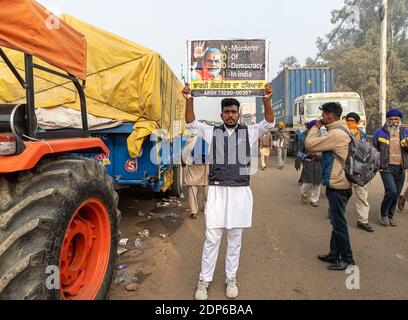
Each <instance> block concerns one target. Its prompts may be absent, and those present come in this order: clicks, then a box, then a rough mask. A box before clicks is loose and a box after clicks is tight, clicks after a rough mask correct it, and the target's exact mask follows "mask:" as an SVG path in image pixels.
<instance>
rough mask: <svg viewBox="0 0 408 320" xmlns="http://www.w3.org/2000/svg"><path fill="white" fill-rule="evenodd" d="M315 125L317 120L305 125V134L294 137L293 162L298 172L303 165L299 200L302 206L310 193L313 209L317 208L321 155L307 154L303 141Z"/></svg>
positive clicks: (320, 179)
mask: <svg viewBox="0 0 408 320" xmlns="http://www.w3.org/2000/svg"><path fill="white" fill-rule="evenodd" d="M316 123H317V120H314V121H311V122H310V123H308V124H307V126H306V128H307V130H306V131H305V132H300V133H299V134H298V135H297V137H296V140H297V141H296V147H297V151H298V152H297V155H296V161H295V168H296V170H297V171H299V170H300V168H301V166H302V164H303V170H302V174H301V177H300V182H301V183H302V188H301V190H300V193H301V200H302V202H303V203H304V204H306V203H307V201H308V197H309V193H310V204H311V205H312V206H313V207H318V206H319V205H318V202H319V198H320V190H321V184H322V174H321V162H322V159H321V154H315V153H312V154H308V153H307V150H306V148H305V140H306V137H307V134H308V133H309V131H310V129H311V128H313V127H314V126H315V125H316Z"/></svg>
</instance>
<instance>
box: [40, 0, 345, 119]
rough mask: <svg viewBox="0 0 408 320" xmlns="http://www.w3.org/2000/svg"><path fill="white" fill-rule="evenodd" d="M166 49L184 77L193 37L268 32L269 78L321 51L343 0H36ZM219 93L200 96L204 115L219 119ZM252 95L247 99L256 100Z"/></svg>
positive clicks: (198, 113) (170, 61)
mask: <svg viewBox="0 0 408 320" xmlns="http://www.w3.org/2000/svg"><path fill="white" fill-rule="evenodd" d="M37 1H38V2H40V3H41V4H42V5H44V6H45V7H46V8H48V9H49V10H50V11H52V12H54V13H55V14H61V13H68V14H70V15H73V16H75V17H77V18H79V19H81V20H84V21H86V22H88V23H90V24H93V25H95V26H97V27H100V28H102V29H105V30H107V31H109V32H112V33H114V34H117V35H119V36H122V37H124V38H126V39H129V40H131V41H134V42H136V43H138V44H141V45H143V46H145V47H147V48H149V49H151V50H154V51H156V52H158V53H159V54H161V56H162V57H163V58H164V60H166V61H167V63H168V64H169V66H170V67H171V68H172V69H173V72H174V73H175V74H176V75H177V76H179V77H180V74H181V65H182V64H184V65H185V64H186V61H187V56H186V51H187V50H186V41H187V40H188V39H211V38H215V39H223V38H225V39H227V38H242V39H245V38H252V39H253V38H269V40H270V43H271V44H270V79H269V80H272V79H273V78H274V77H276V75H277V73H278V71H279V63H280V61H281V60H283V59H285V58H286V57H288V56H296V57H297V58H298V59H299V61H300V63H301V64H304V62H305V60H306V58H307V57H313V58H314V57H316V56H317V53H318V52H317V48H316V40H317V38H318V37H319V36H320V37H322V36H324V35H326V34H327V33H329V32H330V31H331V30H332V29H333V28H334V27H335V26H333V25H332V24H331V23H330V18H331V14H330V12H331V11H332V10H334V9H340V8H341V7H342V6H343V4H344V0H307V1H305V0H251V1H248V0H247V1H243V0H224V1H220V0H203V1H193V0H173V1H171V0H150V1H140V0H115V1H112V0H37ZM219 100H220V99H217V98H199V99H196V116H197V118H199V119H206V120H218V119H219V113H220V112H219V110H220V102H219ZM252 101H253V99H249V98H247V99H243V102H252Z"/></svg>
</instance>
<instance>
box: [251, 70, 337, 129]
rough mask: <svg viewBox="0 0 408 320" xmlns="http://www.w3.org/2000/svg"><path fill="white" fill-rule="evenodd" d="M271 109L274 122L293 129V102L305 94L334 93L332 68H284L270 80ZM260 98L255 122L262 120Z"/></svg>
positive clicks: (257, 101)
mask: <svg viewBox="0 0 408 320" xmlns="http://www.w3.org/2000/svg"><path fill="white" fill-rule="evenodd" d="M272 89H273V95H272V108H273V111H274V113H275V117H276V122H284V123H285V124H286V126H287V127H288V128H293V127H294V125H295V121H294V108H293V107H294V105H295V100H296V99H297V98H298V97H300V96H302V95H305V94H311V93H326V92H333V91H334V69H333V68H302V69H292V68H285V69H284V70H283V71H282V72H281V73H280V74H279V75H278V76H277V77H276V78H275V79H273V80H272ZM262 106H263V104H262V98H257V99H256V110H257V112H256V114H257V122H259V121H261V120H262V119H263V114H262V113H263V108H262Z"/></svg>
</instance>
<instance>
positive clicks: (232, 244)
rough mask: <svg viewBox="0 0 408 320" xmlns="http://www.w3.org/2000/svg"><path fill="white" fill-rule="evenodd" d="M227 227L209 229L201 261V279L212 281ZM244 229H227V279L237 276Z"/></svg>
mask: <svg viewBox="0 0 408 320" xmlns="http://www.w3.org/2000/svg"><path fill="white" fill-rule="evenodd" d="M224 230H225V229H207V230H206V235H205V242H204V250H203V257H202V261H201V273H200V280H202V281H206V282H211V281H212V280H213V276H214V271H215V266H216V264H217V259H218V252H219V249H220V244H221V238H222V234H223V232H224ZM243 231H244V229H230V230H227V256H226V261H225V274H226V277H227V279H230V278H235V277H236V275H237V271H238V266H239V257H240V253H241V242H242V232H243Z"/></svg>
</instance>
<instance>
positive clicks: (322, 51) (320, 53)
mask: <svg viewBox="0 0 408 320" xmlns="http://www.w3.org/2000/svg"><path fill="white" fill-rule="evenodd" d="M357 2H358V0H355V1H354V3H353V4H352V5H351V6H352V7H354V6H355V5H357ZM352 14H353V12H352V11H350V12H349V14H347V15H346V16H345V17H344V19H343V21H342V22H341V23H340V24H339V26H338V27H337V28H336V30H335V31H334V32H333V34H332V36H331V37H330V39H329V41H328V42H327V43H326V45H325V46H324V48H323V49H322V50H321V51H320V52H319V54H318V55H317V57H316V59H314V61H313V63H312V64H311V66H310V67H313V66H314V65H315V63H316V62H317V60H319V59H320V57H321V56H322V54H323V53H324V52H325V51H326V50H327V48H328V47H329V45H330V43H331V42H332V41H333V39H334V37H335V36H336V34H337V32H339V30H340V28H341V27H342V26H343V24H344V22H346V20H347V19H348V18H349V17H350V16H351V15H352ZM339 16H340V14H339Z"/></svg>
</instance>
